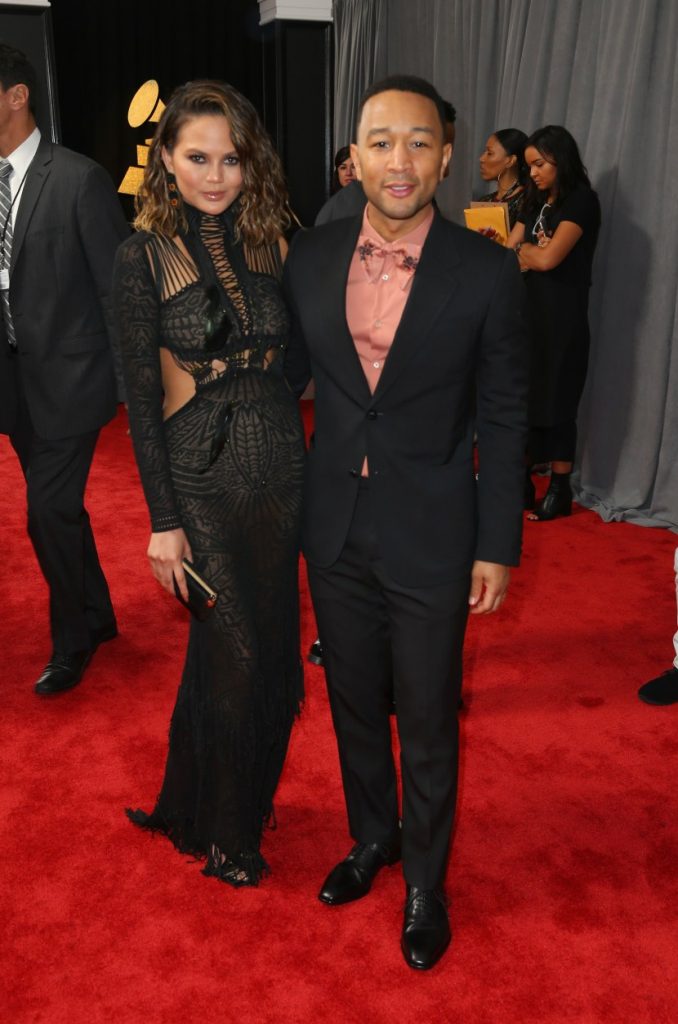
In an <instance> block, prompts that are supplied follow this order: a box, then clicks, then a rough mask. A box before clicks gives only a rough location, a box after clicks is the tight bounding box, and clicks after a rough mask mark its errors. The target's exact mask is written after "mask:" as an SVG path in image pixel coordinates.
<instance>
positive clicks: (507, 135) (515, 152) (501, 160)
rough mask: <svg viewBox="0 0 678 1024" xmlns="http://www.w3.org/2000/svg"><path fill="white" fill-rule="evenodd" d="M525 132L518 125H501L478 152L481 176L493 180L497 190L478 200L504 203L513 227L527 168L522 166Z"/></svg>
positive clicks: (523, 162) (523, 188)
mask: <svg viewBox="0 0 678 1024" xmlns="http://www.w3.org/2000/svg"><path fill="white" fill-rule="evenodd" d="M526 139H527V135H526V134H525V132H521V130H520V128H500V129H499V131H496V132H493V133H492V135H490V137H489V139H488V140H487V142H486V143H485V149H484V150H483V151H482V153H481V154H480V159H479V161H478V163H479V164H480V177H481V178H482V179H483V181H496V182H497V189H496V192H490V193H489V194H488V195H486V196H482V197H481V199H480V200H479V202H481V203H506V205H507V206H508V217H509V226H510V227H513V225H514V224H515V222H516V217H517V216H518V211H519V210H520V208H521V206H522V204H523V197H524V192H525V181H526V178H527V168H526V167H525V156H524V150H525V141H526Z"/></svg>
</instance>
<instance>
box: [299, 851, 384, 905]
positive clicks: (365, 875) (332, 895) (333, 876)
mask: <svg viewBox="0 0 678 1024" xmlns="http://www.w3.org/2000/svg"><path fill="white" fill-rule="evenodd" d="M399 860H400V838H399V837H398V839H395V840H394V841H393V842H392V843H356V845H355V846H354V847H353V849H352V850H351V852H350V853H349V855H348V857H346V859H345V860H342V861H341V862H340V863H339V864H337V866H336V868H333V869H332V871H330V873H329V875H328V876H327V878H326V879H325V884H324V885H323V887H322V889H321V890H320V892H319V893H318V899H319V900H320V901H321V903H328V904H329V905H330V906H333V907H336V906H339V905H340V904H341V903H351V902H352V901H353V900H359V899H361V898H362V897H363V896H366V895H367V893H368V892H369V891H370V889H371V888H372V882H373V881H374V879H375V878H376V876H377V874H378V872H379V871H380V870H381V869H382V868H383V867H386V865H390V864H395V863H396V862H397V861H399Z"/></svg>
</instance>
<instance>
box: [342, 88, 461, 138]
mask: <svg viewBox="0 0 678 1024" xmlns="http://www.w3.org/2000/svg"><path fill="white" fill-rule="evenodd" d="M393 90H395V91H396V92H414V93H416V94H417V95H418V96H425V97H426V99H428V100H431V101H432V102H433V103H434V104H435V107H436V110H437V111H438V117H439V118H440V125H441V127H442V129H443V133H444V132H445V124H446V123H447V122H448V121H451V122H452V123H454V119H455V117H456V116H457V115H456V111H455V109H454V107H453V106H452V104H451V103H450V104H447V106H449V108H450V110H451V112H452V117H451V118H450V117H448V111H447V110H446V109H445V108H446V103H445V100H444V99H443V98H442V96H441V95H440V93H439V92H438V90H437V89H436V87H435V86H434V85H431V83H430V82H427V81H426V79H425V78H418V77H417V75H389V77H388V78H381V79H380V80H379V81H378V82H373V83H372V85H369V86H368V87H367V89H365V92H364V93H363V94H362V96H361V98H360V105H359V106H358V116H357V118H356V138H357V136H358V125H359V124H360V119H361V117H362V116H363V110H364V107H365V104H366V103H367V101H368V100H371V99H372V97H373V96H378V95H379V94H380V93H382V92H391V91H393Z"/></svg>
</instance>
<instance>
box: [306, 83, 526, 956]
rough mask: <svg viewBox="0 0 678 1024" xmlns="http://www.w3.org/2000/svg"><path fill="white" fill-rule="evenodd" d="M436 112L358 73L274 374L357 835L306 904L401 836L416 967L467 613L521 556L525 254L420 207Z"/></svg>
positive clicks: (417, 96)
mask: <svg viewBox="0 0 678 1024" xmlns="http://www.w3.org/2000/svg"><path fill="white" fill-rule="evenodd" d="M443 129H444V112H443V107H442V101H441V99H440V97H439V96H438V93H437V92H436V91H435V89H434V88H433V86H431V85H430V84H429V83H427V82H424V81H423V80H421V79H417V78H413V77H410V76H397V77H393V78H390V79H386V80H384V81H383V82H380V83H377V84H376V85H374V86H372V87H371V88H370V89H368V90H367V92H366V94H365V96H364V97H363V100H362V103H361V107H360V111H359V117H358V133H357V139H358V141H357V144H356V145H355V146H354V147H352V155H353V159H354V162H355V164H356V168H357V172H358V177H359V178H360V180H361V181H362V183H363V186H364V189H365V193H366V196H367V199H368V204H367V208H366V211H365V214H364V216H363V217H362V218H361V217H357V218H354V219H351V220H343V221H336V222H334V223H331V224H327V225H325V226H323V227H320V228H316V229H314V230H312V231H309V232H300V233H299V234H298V235H297V237H296V238H295V240H294V243H293V245H292V248H291V252H290V255H289V258H288V261H287V265H286V282H287V289H288V294H289V297H290V303H291V307H292V311H293V317H294V329H293V334H292V339H291V342H290V347H289V351H288V358H287V370H286V372H287V376H288V380H289V382H290V384H291V386H292V387H293V388H294V390H295V391H297V392H301V390H302V389H303V388H304V387H305V385H306V383H307V381H308V379H309V378H310V376H311V375H312V376H313V379H314V381H315V388H316V398H315V434H314V437H313V440H312V442H311V447H310V451H309V454H308V471H307V480H306V497H305V517H304V534H303V544H304V551H305V554H306V558H307V561H308V568H309V579H310V584H311V592H312V596H313V601H314V605H315V610H316V615H317V619H318V627H319V633H320V639H321V642H322V645H323V650H324V652H325V665H326V671H327V679H328V687H329V694H330V702H331V707H332V714H333V720H334V726H335V730H336V733H337V739H338V747H339V758H340V763H341V770H342V779H343V785H344V792H345V796H346V803H347V809H348V817H349V826H350V831H351V835H352V837H353V839H354V841H355V846H354V847H353V848H352V850H351V851H350V853H349V855H348V857H346V858H345V859H344V860H343V861H341V862H340V863H339V864H338V865H337V866H336V867H335V868H334V869H333V870H332V871H331V872H330V874H329V876H328V878H327V879H326V881H325V883H324V885H323V887H322V889H321V891H320V899H321V900H322V901H323V902H325V903H328V904H335V905H336V904H342V903H347V902H349V901H351V900H355V899H358V898H360V897H362V896H364V895H365V894H366V893H367V892H368V891H369V889H370V887H371V884H372V882H373V880H374V878H375V876H376V874H377V872H378V871H379V870H380V869H381V868H382V867H384V866H385V865H387V864H392V863H394V862H395V861H396V860H398V859H399V858H400V856H401V848H402V859H403V870H404V875H405V881H406V885H407V890H406V892H407V896H406V904H405V919H404V925H403V931H402V937H401V946H402V950H403V953H404V956H405V959H406V961H407V963H408V964H409V965H410V966H411V967H416V968H419V969H426V968H428V967H431V966H432V965H433V964H434V963H436V961H437V960H438V959H439V958H440V956H441V955H442V954H443V952H444V951H445V949H446V947H447V945H448V943H449V941H450V929H449V921H448V915H447V909H446V901H445V896H444V891H443V885H444V878H445V870H446V861H447V854H448V846H449V839H450V833H451V829H452V822H453V817H454V808H455V801H456V787H457V732H458V726H457V716H456V710H457V700H458V696H459V691H460V685H461V655H462V645H463V637H464V630H465V626H466V619H467V613H468V610H469V608H470V610H471V612H472V613H473V614H483V613H486V612H492V611H495V610H496V609H497V608H498V607H499V605H500V604H501V603H502V601H503V599H504V595H505V593H506V589H507V586H508V581H509V568H508V566H510V565H516V564H517V562H518V558H519V552H520V537H521V526H522V480H523V475H524V444H525V421H526V397H525V396H526V362H527V355H526V353H527V346H526V340H525V334H524V326H523V316H522V285H521V281H520V272H519V269H518V265H517V261H516V260H515V257H514V255H513V253H511V252H509V251H508V250H505V249H503V248H500V247H499V246H497V245H496V244H495V243H492V242H489V241H488V240H487V239H484V238H482V237H480V236H479V235H477V234H474V233H472V232H470V231H467V230H466V229H464V228H460V227H457V226H456V225H454V224H451V223H449V222H447V221H446V220H444V219H443V217H442V216H440V214H439V213H438V212H437V211H435V210H434V209H433V207H432V202H431V201H432V199H433V195H434V192H435V189H436V185H437V184H438V182H439V180H440V179H441V178H442V176H443V174H444V171H445V167H446V165H447V163H448V160H449V157H450V153H451V147H450V146H449V144H445V143H444V136H443ZM474 429H475V430H476V431H477V435H478V449H479V474H478V479H477V481H476V477H475V472H474V464H473V454H472V446H473V434H474ZM392 681H393V687H394V692H395V703H396V709H397V722H398V732H399V737H400V744H401V766H402V780H403V794H402V829H399V827H398V824H399V823H398V818H399V813H398V801H397V793H396V774H395V768H394V764H393V754H392V749H391V735H390V729H389V704H390V692H391V682H392Z"/></svg>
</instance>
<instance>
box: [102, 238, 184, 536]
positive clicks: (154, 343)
mask: <svg viewBox="0 0 678 1024" xmlns="http://www.w3.org/2000/svg"><path fill="white" fill-rule="evenodd" d="M148 245H149V239H148V236H147V235H146V236H144V235H141V234H139V235H134V236H133V237H132V238H130V239H128V240H127V241H125V242H123V244H122V245H121V246H120V248H119V249H118V252H117V255H116V260H115V268H114V271H113V316H114V322H115V329H116V335H117V339H118V344H119V346H120V351H121V354H122V364H123V373H124V377H125V386H126V389H127V401H128V408H129V422H130V430H131V433H132V441H133V443H134V454H135V455H136V460H137V465H138V467H139V474H140V476H141V483H142V486H143V489H144V495H145V497H146V503H147V505H148V509H149V512H150V517H151V528H152V530H153V532H154V533H161V532H163V531H165V530H175V529H177V528H178V527H180V526H181V520H180V518H179V513H178V510H177V505H176V501H175V497H174V490H173V487H172V477H171V474H170V466H169V457H168V453H167V447H166V444H165V435H164V430H163V424H162V399H163V391H162V378H161V372H160V354H159V351H158V334H159V326H158V325H159V313H160V300H159V298H158V292H157V289H156V286H155V282H154V280H153V274H152V272H151V265H150V262H149V256H150V253H148V251H147V247H148Z"/></svg>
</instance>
